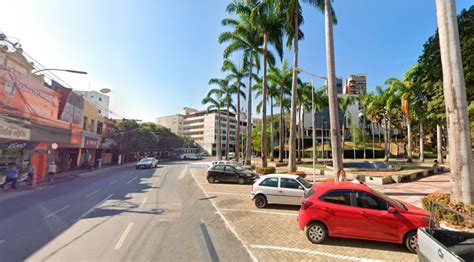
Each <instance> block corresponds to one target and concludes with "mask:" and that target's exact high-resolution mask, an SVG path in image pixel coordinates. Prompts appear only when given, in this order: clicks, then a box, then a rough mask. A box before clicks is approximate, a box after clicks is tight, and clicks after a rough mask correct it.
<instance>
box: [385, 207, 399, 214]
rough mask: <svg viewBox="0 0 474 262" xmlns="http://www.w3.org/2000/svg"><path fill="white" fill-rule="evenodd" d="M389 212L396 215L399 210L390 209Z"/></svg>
mask: <svg viewBox="0 0 474 262" xmlns="http://www.w3.org/2000/svg"><path fill="white" fill-rule="evenodd" d="M387 212H388V213H390V214H395V213H397V210H396V209H395V208H394V207H389V208H388V210H387Z"/></svg>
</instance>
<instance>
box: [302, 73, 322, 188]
mask: <svg viewBox="0 0 474 262" xmlns="http://www.w3.org/2000/svg"><path fill="white" fill-rule="evenodd" d="M295 70H296V71H298V72H302V73H305V74H308V75H310V76H311V121H312V127H313V182H315V180H316V177H315V176H316V174H315V173H316V123H315V121H314V115H315V111H314V77H317V78H319V79H323V80H327V78H326V77H324V76H318V75H315V74H311V73H309V72H306V71H304V70H303V69H302V68H299V67H297V68H295ZM303 117H304V116H303ZM303 128H304V127H303Z"/></svg>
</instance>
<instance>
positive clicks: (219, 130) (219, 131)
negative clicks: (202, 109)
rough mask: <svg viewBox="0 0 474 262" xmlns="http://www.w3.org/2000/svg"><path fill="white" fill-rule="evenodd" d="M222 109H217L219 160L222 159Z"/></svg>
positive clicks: (217, 152) (217, 150)
mask: <svg viewBox="0 0 474 262" xmlns="http://www.w3.org/2000/svg"><path fill="white" fill-rule="evenodd" d="M221 138H222V136H221V109H220V108H218V109H217V146H216V157H217V160H222V140H221Z"/></svg>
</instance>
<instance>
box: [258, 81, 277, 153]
mask: <svg viewBox="0 0 474 262" xmlns="http://www.w3.org/2000/svg"><path fill="white" fill-rule="evenodd" d="M254 87H256V89H257V90H256V91H257V92H256V93H255V97H259V96H261V95H262V93H263V88H262V85H255V86H254ZM267 91H268V96H267V100H268V102H269V103H270V148H271V150H270V161H272V162H273V161H274V160H275V159H274V154H273V150H274V145H275V144H274V141H273V139H274V137H275V136H274V134H273V127H274V125H273V107H274V106H275V104H274V101H275V100H276V98H277V97H278V95H279V89H278V86H277V85H276V84H275V83H273V82H270V83H269V86H268V87H267ZM262 107H263V103H262V101H260V102H259V103H258V104H257V108H256V109H257V113H260V111H261V109H262ZM262 121H263V120H262Z"/></svg>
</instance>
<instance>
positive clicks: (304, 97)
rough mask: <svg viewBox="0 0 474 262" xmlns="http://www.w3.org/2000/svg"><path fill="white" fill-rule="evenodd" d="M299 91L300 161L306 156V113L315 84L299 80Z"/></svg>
mask: <svg viewBox="0 0 474 262" xmlns="http://www.w3.org/2000/svg"><path fill="white" fill-rule="evenodd" d="M298 86H299V89H300V90H299V91H298V108H299V114H298V117H299V121H298V122H299V124H300V125H299V130H298V131H299V139H300V142H299V150H300V152H299V154H298V162H300V161H301V158H302V157H304V131H305V128H304V113H305V111H306V112H307V111H309V110H310V109H311V90H312V89H313V86H312V85H311V82H304V83H303V82H301V81H299V84H298Z"/></svg>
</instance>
